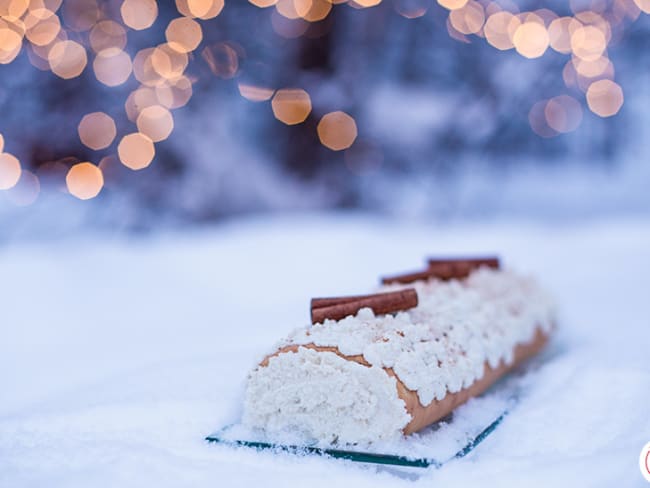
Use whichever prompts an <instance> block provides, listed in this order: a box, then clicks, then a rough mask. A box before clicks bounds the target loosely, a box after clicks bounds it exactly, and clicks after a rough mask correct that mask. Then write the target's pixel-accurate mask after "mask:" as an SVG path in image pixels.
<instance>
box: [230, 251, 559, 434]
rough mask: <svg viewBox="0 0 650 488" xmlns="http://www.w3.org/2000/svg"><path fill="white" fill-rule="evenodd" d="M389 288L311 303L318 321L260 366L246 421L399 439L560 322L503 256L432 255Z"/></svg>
mask: <svg viewBox="0 0 650 488" xmlns="http://www.w3.org/2000/svg"><path fill="white" fill-rule="evenodd" d="M379 292H380V293H378V294H373V295H366V296H357V297H341V298H328V299H314V300H312V320H313V322H314V324H313V325H311V326H306V327H302V328H299V329H297V330H295V331H294V332H292V333H291V334H290V335H289V337H287V338H286V339H285V340H284V341H282V342H281V343H280V344H279V345H278V346H277V348H276V350H275V352H274V353H272V354H270V355H269V356H267V357H266V358H265V359H264V360H263V361H262V362H261V363H260V364H259V365H258V367H257V368H255V369H254V370H253V371H252V372H251V373H250V374H249V377H248V384H247V389H246V395H245V405H244V415H243V423H244V424H245V425H247V426H249V427H252V428H261V429H264V430H265V431H266V432H267V433H269V434H276V435H281V434H282V433H284V432H292V433H294V434H295V433H299V434H300V435H302V436H304V437H305V438H307V439H311V440H317V441H319V442H320V443H321V444H327V443H338V444H353V443H367V442H375V441H390V440H393V439H396V438H398V437H400V436H402V435H404V434H410V433H413V432H416V431H418V430H421V429H422V428H424V427H426V426H428V425H430V424H432V423H433V422H436V421H438V420H440V419H441V418H443V417H445V416H446V415H447V414H449V413H450V412H451V411H452V410H453V409H454V408H455V407H457V406H458V405H460V404H462V403H464V402H465V401H467V400H468V399H469V398H470V397H472V396H475V395H478V394H480V393H482V392H483V391H485V390H486V389H487V388H488V387H489V386H490V385H492V384H493V383H494V382H495V381H496V380H497V379H499V378H500V377H501V376H503V375H504V374H505V373H506V372H507V371H508V370H510V369H512V368H513V367H514V366H516V365H517V364H519V363H520V362H521V361H523V360H524V359H526V358H528V357H530V356H532V355H534V354H535V353H537V352H538V351H539V350H540V349H541V348H542V347H543V346H544V344H545V343H546V341H547V339H548V335H549V333H550V331H551V329H552V327H553V324H554V306H553V303H552V301H551V300H550V298H549V297H548V295H547V294H546V293H545V292H544V291H543V290H542V289H541V288H540V287H539V285H538V284H537V283H536V282H535V281H534V280H533V279H532V278H530V277H526V276H522V275H519V274H516V273H514V272H511V271H509V270H502V269H500V266H499V262H498V260H497V259H496V258H489V259H470V260H451V261H450V260H431V261H430V263H429V268H428V269H427V270H425V271H422V272H418V273H411V274H408V275H401V276H396V277H392V278H384V280H383V286H382V287H381V289H380V290H379Z"/></svg>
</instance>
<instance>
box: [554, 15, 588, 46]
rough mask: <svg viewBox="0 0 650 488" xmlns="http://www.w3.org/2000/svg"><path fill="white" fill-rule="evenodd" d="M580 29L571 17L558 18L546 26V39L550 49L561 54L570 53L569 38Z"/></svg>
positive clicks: (579, 25) (578, 23) (579, 24)
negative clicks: (547, 38)
mask: <svg viewBox="0 0 650 488" xmlns="http://www.w3.org/2000/svg"><path fill="white" fill-rule="evenodd" d="M581 27H582V24H581V23H580V22H579V21H577V20H576V19H574V18H573V17H560V18H558V19H555V20H554V21H553V22H551V24H550V25H549V26H548V37H549V43H550V45H551V48H553V49H554V50H555V51H557V52H559V53H562V54H569V53H570V52H571V36H572V35H573V33H574V32H575V31H577V30H578V29H579V28H581Z"/></svg>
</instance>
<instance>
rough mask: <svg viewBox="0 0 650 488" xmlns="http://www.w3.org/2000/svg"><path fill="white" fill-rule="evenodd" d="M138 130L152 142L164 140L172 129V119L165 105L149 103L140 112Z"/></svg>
mask: <svg viewBox="0 0 650 488" xmlns="http://www.w3.org/2000/svg"><path fill="white" fill-rule="evenodd" d="M137 126H138V130H139V131H140V133H141V134H144V135H145V136H147V137H148V138H149V139H151V140H152V141H154V142H159V141H162V140H165V139H167V138H168V137H169V135H170V134H171V133H172V130H174V119H173V118H172V114H171V113H170V112H169V110H167V109H166V108H165V107H162V106H160V105H151V106H149V107H146V108H145V109H143V110H142V111H141V112H140V115H138V119H137Z"/></svg>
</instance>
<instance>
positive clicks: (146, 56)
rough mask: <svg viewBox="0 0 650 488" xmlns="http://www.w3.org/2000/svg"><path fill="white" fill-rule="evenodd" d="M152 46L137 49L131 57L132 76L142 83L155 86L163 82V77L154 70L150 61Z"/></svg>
mask: <svg viewBox="0 0 650 488" xmlns="http://www.w3.org/2000/svg"><path fill="white" fill-rule="evenodd" d="M154 49H155V48H153V47H148V48H145V49H141V50H140V51H138V52H137V53H136V55H135V57H134V58H133V76H135V79H136V80H138V81H139V82H140V83H142V84H143V85H147V86H151V87H153V86H156V85H159V84H161V83H163V82H164V79H163V78H161V76H160V75H159V74H158V73H157V72H156V70H155V69H154V67H153V64H152V62H151V55H152V54H153V52H154Z"/></svg>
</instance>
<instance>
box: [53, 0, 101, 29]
mask: <svg viewBox="0 0 650 488" xmlns="http://www.w3.org/2000/svg"><path fill="white" fill-rule="evenodd" d="M61 14H62V16H63V21H64V22H65V25H66V26H68V27H69V28H70V29H71V30H73V31H76V32H84V31H87V30H89V29H90V28H91V27H92V26H94V25H95V23H97V21H98V20H99V17H100V15H101V12H100V10H99V6H98V5H97V1H96V0H65V2H64V3H63V4H62V9H61Z"/></svg>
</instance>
